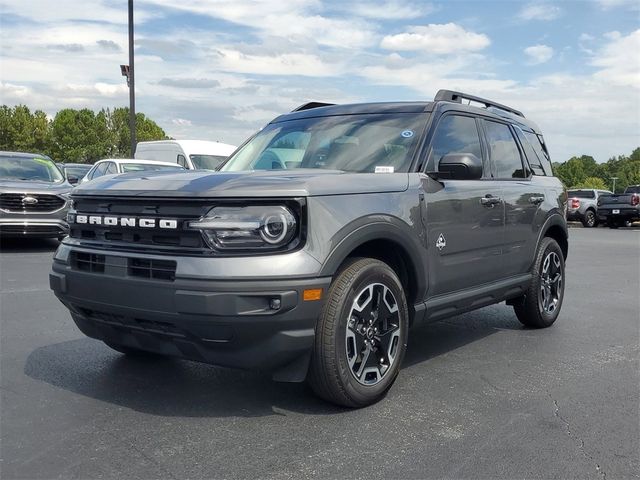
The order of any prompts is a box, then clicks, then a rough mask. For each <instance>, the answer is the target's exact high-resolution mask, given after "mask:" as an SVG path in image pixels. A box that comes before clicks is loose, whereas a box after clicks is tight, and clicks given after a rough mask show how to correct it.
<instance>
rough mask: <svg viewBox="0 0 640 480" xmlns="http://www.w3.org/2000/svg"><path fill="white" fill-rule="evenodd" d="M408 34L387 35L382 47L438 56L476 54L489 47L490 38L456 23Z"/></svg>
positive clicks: (422, 28)
mask: <svg viewBox="0 0 640 480" xmlns="http://www.w3.org/2000/svg"><path fill="white" fill-rule="evenodd" d="M408 30H409V31H408V32H406V33H399V34H396V35H387V36H386V37H384V38H383V39H382V42H381V43H380V46H381V47H382V48H384V49H386V50H398V51H403V50H404V51H422V52H426V53H433V54H437V55H442V54H448V53H454V52H475V51H478V50H482V49H484V48H486V47H487V46H489V44H490V43H491V41H490V40H489V37H487V36H486V35H484V34H481V33H475V32H470V31H467V30H465V29H464V28H462V27H461V26H460V25H457V24H455V23H446V24H429V25H426V26H414V27H410V28H409V29H408Z"/></svg>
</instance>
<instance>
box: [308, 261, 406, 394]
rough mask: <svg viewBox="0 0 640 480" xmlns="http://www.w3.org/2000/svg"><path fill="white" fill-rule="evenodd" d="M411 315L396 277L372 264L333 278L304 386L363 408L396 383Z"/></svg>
mask: <svg viewBox="0 0 640 480" xmlns="http://www.w3.org/2000/svg"><path fill="white" fill-rule="evenodd" d="M408 318H409V313H408V307H407V300H406V297H405V293H404V290H403V287H402V284H401V283H400V280H399V279H398V276H397V275H396V273H395V272H394V271H393V270H392V269H391V268H390V267H389V266H388V265H387V264H385V263H383V262H381V261H379V260H375V259H372V258H360V259H354V260H352V261H351V262H350V263H348V264H347V265H346V267H345V268H343V269H342V270H341V271H340V273H339V274H338V275H337V276H336V278H335V279H334V281H333V283H332V284H331V287H330V288H329V292H328V294H327V299H326V303H325V305H324V308H323V311H322V313H321V315H320V318H319V319H318V325H317V327H316V340H315V345H314V351H313V356H312V358H311V365H310V368H309V376H308V381H309V384H310V385H311V387H312V388H313V390H314V391H315V392H316V394H317V395H319V396H320V397H322V398H324V399H325V400H328V401H330V402H332V403H335V404H338V405H342V406H346V407H364V406H366V405H370V404H372V403H375V402H376V401H378V400H379V399H380V398H382V397H383V396H384V394H385V393H386V392H387V390H388V389H389V388H390V387H391V385H392V384H393V382H394V381H395V379H396V377H397V375H398V372H399V370H400V365H401V364H402V359H403V357H404V353H405V350H406V345H407V334H408V331H407V330H408V327H409V321H408Z"/></svg>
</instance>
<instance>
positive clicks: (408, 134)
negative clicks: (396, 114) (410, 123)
mask: <svg viewBox="0 0 640 480" xmlns="http://www.w3.org/2000/svg"><path fill="white" fill-rule="evenodd" d="M400 135H402V137H403V138H411V137H413V130H405V131H403V132H402V133H401V134H400Z"/></svg>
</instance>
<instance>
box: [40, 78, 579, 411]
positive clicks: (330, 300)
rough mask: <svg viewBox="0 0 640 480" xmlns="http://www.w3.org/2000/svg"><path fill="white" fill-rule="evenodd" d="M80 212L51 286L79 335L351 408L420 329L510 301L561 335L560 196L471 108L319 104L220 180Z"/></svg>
mask: <svg viewBox="0 0 640 480" xmlns="http://www.w3.org/2000/svg"><path fill="white" fill-rule="evenodd" d="M463 99H464V100H468V101H472V102H473V103H474V104H475V105H477V106H471V105H467V104H463V103H462V100H463ZM73 201H74V206H73V208H72V210H71V211H70V212H69V216H68V220H69V223H70V228H71V233H70V236H69V237H68V238H66V239H65V240H64V242H63V243H62V245H61V246H60V247H59V248H58V251H57V252H56V254H55V258H54V261H53V271H52V273H51V275H50V284H51V288H52V289H53V291H54V292H55V294H56V295H57V296H58V298H59V299H60V300H61V301H62V302H63V303H64V304H65V305H66V306H67V307H68V308H69V310H70V312H71V315H72V317H73V319H74V321H75V322H76V324H77V325H78V327H79V328H80V330H82V331H83V332H84V333H85V334H86V335H88V336H90V337H93V338H97V339H100V340H102V341H104V342H105V343H106V344H107V345H109V346H110V347H112V348H114V349H115V350H117V351H119V352H123V353H126V354H142V353H153V354H160V355H173V356H178V357H183V358H188V359H191V360H197V361H201V362H208V363H213V364H216V365H223V366H230V367H239V368H250V369H260V370H263V371H265V372H269V373H270V374H271V375H272V376H273V378H274V379H275V380H279V381H303V380H305V379H307V380H308V381H309V383H310V384H311V386H312V387H313V389H314V390H315V392H316V393H317V394H318V395H320V396H321V397H323V398H325V399H327V400H329V401H331V402H334V403H337V404H340V405H345V406H351V407H359V406H364V405H368V404H370V403H372V402H375V401H377V400H378V399H379V398H381V397H382V396H383V395H384V394H385V392H386V391H387V390H388V389H389V387H390V386H391V385H392V384H393V382H394V380H395V379H396V376H397V375H398V372H399V369H400V366H401V364H402V359H403V356H404V354H405V349H406V345H407V338H408V335H409V328H410V327H412V326H417V325H420V324H424V323H426V322H431V321H435V320H439V319H443V318H446V317H450V316H452V315H456V314H459V313H462V312H466V311H469V310H473V309H477V308H480V307H483V306H485V305H490V304H494V303H498V302H503V301H506V302H507V303H508V304H509V305H512V306H513V307H514V310H515V314H516V316H517V318H518V319H519V320H520V321H521V322H522V323H523V324H524V325H526V326H528V327H533V328H540V327H548V326H550V325H551V324H552V323H553V322H554V321H555V320H556V318H557V317H558V314H559V312H560V308H561V306H562V301H563V294H564V286H565V274H564V265H565V259H566V257H567V250H568V242H567V226H566V219H565V215H566V206H567V204H566V202H567V197H566V193H565V192H564V190H563V187H562V185H561V183H560V181H559V180H558V179H557V178H555V177H554V176H553V174H552V172H551V163H550V161H549V156H548V153H547V149H546V146H545V144H544V141H543V138H542V135H541V133H540V130H539V129H538V127H537V126H536V125H535V124H534V123H533V122H531V121H529V120H527V119H525V117H524V116H523V115H522V114H521V113H520V112H518V111H516V110H514V109H512V108H509V107H506V106H504V105H499V104H496V103H495V102H491V101H489V100H486V99H481V98H478V97H473V96H470V95H466V94H462V93H459V92H451V91H440V92H439V93H438V94H437V96H436V98H435V100H434V101H433V102H408V103H369V104H359V105H328V104H320V103H311V104H306V105H303V106H301V107H300V108H298V109H296V110H295V111H293V112H291V113H288V114H286V115H282V116H280V117H278V118H276V119H275V120H273V121H272V122H271V123H269V124H268V125H267V126H266V127H265V128H263V129H262V130H261V131H260V132H258V133H257V134H256V135H255V136H253V137H252V138H250V139H249V140H248V141H247V142H246V143H245V144H244V145H242V146H241V147H240V148H239V149H238V150H237V151H236V152H235V153H234V154H233V155H232V156H231V157H230V158H229V159H228V160H227V161H226V162H225V163H224V164H223V166H222V167H221V170H220V171H219V172H214V173H212V172H205V171H189V172H180V173H164V174H156V173H154V172H144V173H143V174H128V175H120V176H116V177H105V178H101V179H98V180H96V181H93V182H90V183H88V184H85V185H82V186H80V187H79V188H77V189H76V190H75V191H74V195H73Z"/></svg>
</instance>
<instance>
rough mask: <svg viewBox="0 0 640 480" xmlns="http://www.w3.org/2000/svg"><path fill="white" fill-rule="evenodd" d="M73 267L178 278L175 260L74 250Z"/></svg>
mask: <svg viewBox="0 0 640 480" xmlns="http://www.w3.org/2000/svg"><path fill="white" fill-rule="evenodd" d="M71 267H72V268H73V269H74V270H78V271H81V272H89V273H101V274H108V275H113V276H123V275H125V274H126V275H128V276H130V277H139V278H145V279H148V280H166V281H169V282H173V281H174V280H175V279H176V268H177V264H176V262H175V260H159V259H149V258H133V257H128V258H125V257H115V256H109V255H101V254H96V253H86V252H78V251H74V252H72V253H71Z"/></svg>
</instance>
